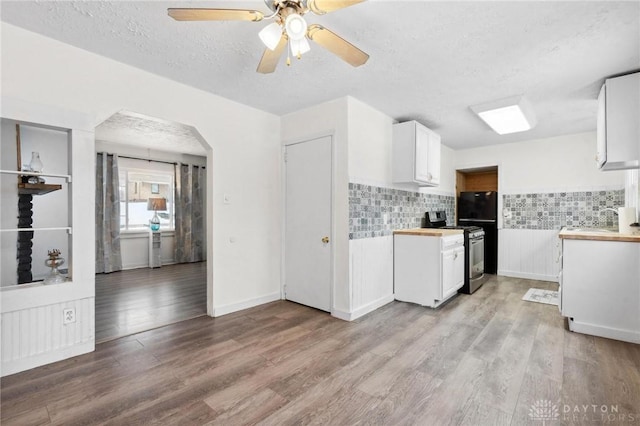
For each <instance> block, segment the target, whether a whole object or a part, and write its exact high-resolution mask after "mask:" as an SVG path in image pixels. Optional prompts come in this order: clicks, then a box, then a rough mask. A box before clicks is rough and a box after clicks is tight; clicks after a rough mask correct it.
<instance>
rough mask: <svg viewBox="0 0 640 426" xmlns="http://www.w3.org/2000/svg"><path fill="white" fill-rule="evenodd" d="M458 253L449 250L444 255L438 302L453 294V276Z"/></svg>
mask: <svg viewBox="0 0 640 426" xmlns="http://www.w3.org/2000/svg"><path fill="white" fill-rule="evenodd" d="M455 256H456V251H455V249H453V250H447V251H445V252H443V253H442V283H441V284H442V285H441V288H440V289H439V291H438V293H440V294H438V296H439V297H438V300H443V299H444V298H445V297H447V295H449V294H451V289H452V288H453V287H454V282H455V277H454V275H453V271H454V264H455Z"/></svg>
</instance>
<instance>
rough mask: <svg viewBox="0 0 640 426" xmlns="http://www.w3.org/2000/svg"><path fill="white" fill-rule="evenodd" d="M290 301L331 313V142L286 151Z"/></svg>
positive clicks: (290, 147) (315, 142)
mask: <svg viewBox="0 0 640 426" xmlns="http://www.w3.org/2000/svg"><path fill="white" fill-rule="evenodd" d="M285 155H286V156H285V158H286V162H285V168H286V171H285V173H286V212H285V213H286V220H285V221H286V224H285V298H286V299H287V300H291V301H293V302H297V303H301V304H303V305H307V306H311V307H313V308H317V309H322V310H323V311H327V312H329V311H331V276H332V273H331V241H330V238H331V173H332V172H331V137H330V136H325V137H321V138H318V139H312V140H310V141H307V142H302V143H298V144H294V145H288V146H287V147H286V154H285Z"/></svg>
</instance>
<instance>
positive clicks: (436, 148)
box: [427, 132, 440, 185]
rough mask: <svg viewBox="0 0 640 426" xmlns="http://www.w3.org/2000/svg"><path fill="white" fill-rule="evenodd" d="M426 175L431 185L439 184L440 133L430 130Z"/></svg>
mask: <svg viewBox="0 0 640 426" xmlns="http://www.w3.org/2000/svg"><path fill="white" fill-rule="evenodd" d="M428 163H429V165H428V171H427V177H428V178H429V183H431V184H432V185H439V184H440V135H439V134H437V133H435V132H430V135H429V156H428Z"/></svg>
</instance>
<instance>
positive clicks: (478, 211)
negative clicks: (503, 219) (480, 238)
mask: <svg viewBox="0 0 640 426" xmlns="http://www.w3.org/2000/svg"><path fill="white" fill-rule="evenodd" d="M458 226H479V227H481V228H482V229H484V272H485V273H487V274H496V273H497V272H498V193H497V192H495V191H486V192H461V193H460V196H459V197H458Z"/></svg>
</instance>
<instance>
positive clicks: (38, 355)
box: [0, 297, 95, 376]
mask: <svg viewBox="0 0 640 426" xmlns="http://www.w3.org/2000/svg"><path fill="white" fill-rule="evenodd" d="M94 305H95V299H94V298H93V297H90V298H86V299H80V300H72V301H67V302H61V303H56V304H53V305H45V306H38V307H34V308H26V309H21V310H17V311H11V312H4V313H2V315H1V317H0V320H1V321H2V371H1V375H2V376H6V375H8V374H14V373H17V372H19V371H23V370H26V369H29V368H34V367H38V366H40V365H44V364H47V363H50V362H54V361H57V360H60V359H64V358H67V357H68V356H75V355H79V354H81V353H86V352H90V351H92V350H93V349H94V340H95V337H94V336H95V323H94ZM69 308H74V309H75V311H76V321H75V322H74V323H71V324H63V310H64V309H69ZM69 354H71V355H69Z"/></svg>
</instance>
